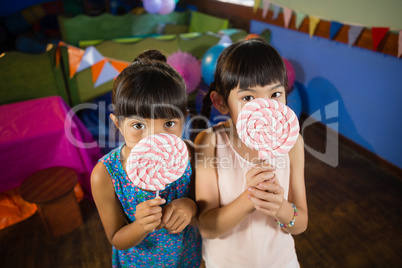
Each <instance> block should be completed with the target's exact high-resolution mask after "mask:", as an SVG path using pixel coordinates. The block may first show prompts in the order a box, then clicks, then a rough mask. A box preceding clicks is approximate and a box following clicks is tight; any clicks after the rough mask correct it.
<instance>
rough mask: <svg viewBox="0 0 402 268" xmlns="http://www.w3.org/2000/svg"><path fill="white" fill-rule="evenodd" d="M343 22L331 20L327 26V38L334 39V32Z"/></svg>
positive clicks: (335, 32) (336, 31) (337, 30)
mask: <svg viewBox="0 0 402 268" xmlns="http://www.w3.org/2000/svg"><path fill="white" fill-rule="evenodd" d="M342 26H343V24H342V23H339V22H337V21H332V22H331V27H330V28H329V39H334V38H335V36H336V34H337V33H338V32H339V30H340V29H341V28H342Z"/></svg>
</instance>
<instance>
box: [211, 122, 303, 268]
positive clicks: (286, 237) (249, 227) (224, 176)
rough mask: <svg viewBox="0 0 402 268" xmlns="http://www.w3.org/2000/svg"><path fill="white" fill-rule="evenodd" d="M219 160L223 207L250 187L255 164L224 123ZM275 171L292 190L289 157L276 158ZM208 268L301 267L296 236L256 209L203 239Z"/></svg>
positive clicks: (219, 129) (218, 135) (218, 141)
mask: <svg viewBox="0 0 402 268" xmlns="http://www.w3.org/2000/svg"><path fill="white" fill-rule="evenodd" d="M214 131H215V134H216V157H217V159H218V187H219V200H220V206H225V205H227V204H229V203H231V202H232V201H233V200H235V199H236V198H237V197H238V196H239V195H240V194H241V193H242V192H243V191H244V190H245V189H246V173H247V171H249V170H250V169H251V167H252V166H253V164H252V163H251V162H249V161H248V160H246V159H244V158H242V157H241V156H240V155H239V154H238V153H237V152H236V151H235V150H234V148H233V147H232V146H231V144H230V142H229V139H228V137H227V134H226V132H225V131H224V128H223V125H222V124H220V125H217V126H215V127H214ZM275 164H276V170H275V172H274V173H275V174H276V176H277V178H278V180H279V183H280V185H281V186H282V188H283V189H284V191H285V194H284V196H285V198H287V196H288V192H289V173H290V167H289V156H288V155H285V156H284V157H282V158H278V159H276V162H275ZM203 258H204V260H205V264H206V267H207V268H225V267H230V268H237V267H253V268H258V267H264V268H265V267H278V268H282V267H286V268H287V267H299V263H298V261H297V256H296V251H295V245H294V240H293V237H292V236H291V235H290V234H288V233H286V232H284V231H283V230H281V228H280V227H279V226H278V225H276V223H275V221H274V219H273V218H272V217H269V216H267V215H265V214H263V213H261V212H258V211H254V212H253V213H251V214H250V215H249V216H248V217H247V218H246V219H244V220H243V221H242V222H241V223H240V224H239V225H237V226H236V227H235V228H234V229H232V230H231V231H229V232H227V233H226V234H224V235H223V236H221V237H219V238H216V239H205V238H203Z"/></svg>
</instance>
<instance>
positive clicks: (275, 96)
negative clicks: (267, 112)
mask: <svg viewBox="0 0 402 268" xmlns="http://www.w3.org/2000/svg"><path fill="white" fill-rule="evenodd" d="M281 96H282V92H279V91H277V92H275V93H274V94H272V95H271V98H280V97H281Z"/></svg>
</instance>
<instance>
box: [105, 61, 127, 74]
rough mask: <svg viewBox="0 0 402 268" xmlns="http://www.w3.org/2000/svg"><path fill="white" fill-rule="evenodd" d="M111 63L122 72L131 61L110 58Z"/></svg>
mask: <svg viewBox="0 0 402 268" xmlns="http://www.w3.org/2000/svg"><path fill="white" fill-rule="evenodd" d="M109 61H110V64H112V66H113V67H114V68H115V69H116V70H117V71H118V72H119V73H121V72H122V71H123V70H124V69H125V68H126V67H127V66H129V65H130V63H129V62H125V61H120V60H112V59H109Z"/></svg>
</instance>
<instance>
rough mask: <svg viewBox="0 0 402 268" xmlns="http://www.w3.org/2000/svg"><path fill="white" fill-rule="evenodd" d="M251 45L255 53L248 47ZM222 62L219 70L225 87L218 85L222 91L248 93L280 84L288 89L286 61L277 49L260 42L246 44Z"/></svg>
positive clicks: (237, 47)
mask: <svg viewBox="0 0 402 268" xmlns="http://www.w3.org/2000/svg"><path fill="white" fill-rule="evenodd" d="M251 45H252V48H253V49H250V48H249V47H248V46H251ZM222 58H224V60H222V61H221V62H220V63H221V66H220V68H218V67H217V70H222V71H221V72H220V73H217V74H216V75H219V76H220V77H221V81H222V84H221V85H217V87H218V88H221V89H234V88H236V87H239V88H241V89H244V88H249V87H255V86H266V85H270V84H273V83H278V82H279V83H281V84H282V85H283V86H284V87H285V88H287V75H286V67H285V64H284V63H283V60H282V57H281V56H280V55H279V53H278V52H277V51H276V50H275V49H273V48H269V47H267V46H266V44H263V43H261V42H260V41H258V40H255V41H253V40H249V42H245V43H242V44H240V45H238V46H236V47H234V48H233V49H232V50H230V51H226V54H225V55H223V57H222ZM261 59H266V60H265V61H263V60H261ZM218 64H219V63H218ZM222 93H223V92H222ZM224 95H225V94H224Z"/></svg>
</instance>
